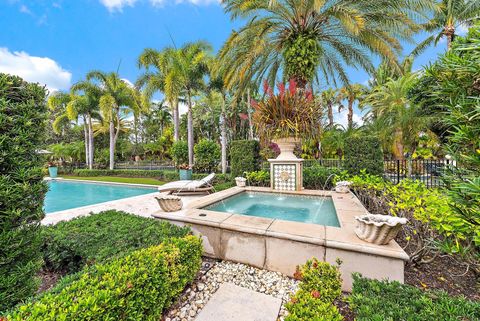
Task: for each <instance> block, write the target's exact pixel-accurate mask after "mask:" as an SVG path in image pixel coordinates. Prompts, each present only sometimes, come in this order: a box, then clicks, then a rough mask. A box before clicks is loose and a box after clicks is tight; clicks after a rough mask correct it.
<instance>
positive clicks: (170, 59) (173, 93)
mask: <svg viewBox="0 0 480 321" xmlns="http://www.w3.org/2000/svg"><path fill="white" fill-rule="evenodd" d="M176 56H177V51H176V49H175V48H173V47H167V48H165V49H163V50H162V51H157V50H155V49H145V50H144V51H143V52H142V54H141V55H140V57H139V58H138V66H139V67H144V68H145V69H146V72H145V73H144V74H143V75H141V76H140V77H139V79H138V80H137V86H138V87H144V93H145V94H146V96H147V97H148V98H151V97H152V96H153V94H154V93H155V92H163V93H164V94H165V97H166V100H167V101H168V104H169V105H170V108H171V109H172V114H173V131H174V134H173V136H174V140H175V141H177V140H178V139H179V137H180V136H179V133H180V131H179V130H180V116H179V112H178V103H179V96H180V95H181V87H180V83H179V82H177V81H175V74H174V71H175V59H176ZM151 69H154V70H155V71H154V72H152V71H151Z"/></svg>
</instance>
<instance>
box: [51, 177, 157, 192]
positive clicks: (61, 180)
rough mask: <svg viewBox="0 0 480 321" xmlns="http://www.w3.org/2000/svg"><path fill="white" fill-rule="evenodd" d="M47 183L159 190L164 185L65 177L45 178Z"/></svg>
mask: <svg viewBox="0 0 480 321" xmlns="http://www.w3.org/2000/svg"><path fill="white" fill-rule="evenodd" d="M44 180H45V181H59V182H78V183H86V184H88V183H95V184H102V185H120V186H132V187H144V188H152V189H155V190H158V188H159V187H160V186H162V185H151V184H136V183H121V182H105V181H94V180H83V179H72V178H63V177H56V178H49V177H45V178H44Z"/></svg>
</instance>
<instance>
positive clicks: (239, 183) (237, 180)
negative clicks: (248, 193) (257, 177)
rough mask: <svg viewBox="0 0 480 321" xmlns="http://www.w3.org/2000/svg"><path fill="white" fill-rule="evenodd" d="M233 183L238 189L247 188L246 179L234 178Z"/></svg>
mask: <svg viewBox="0 0 480 321" xmlns="http://www.w3.org/2000/svg"><path fill="white" fill-rule="evenodd" d="M235 183H236V184H237V186H238V187H245V186H247V179H246V178H245V177H235Z"/></svg>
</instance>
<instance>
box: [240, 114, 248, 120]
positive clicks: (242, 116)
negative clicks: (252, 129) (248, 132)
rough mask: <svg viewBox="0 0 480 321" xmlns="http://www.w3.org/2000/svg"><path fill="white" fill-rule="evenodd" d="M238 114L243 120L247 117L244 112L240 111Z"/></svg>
mask: <svg viewBox="0 0 480 321" xmlns="http://www.w3.org/2000/svg"><path fill="white" fill-rule="evenodd" d="M238 116H240V118H241V119H243V120H247V119H248V115H247V114H245V113H240V114H238Z"/></svg>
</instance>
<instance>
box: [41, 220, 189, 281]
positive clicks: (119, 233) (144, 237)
mask: <svg viewBox="0 0 480 321" xmlns="http://www.w3.org/2000/svg"><path fill="white" fill-rule="evenodd" d="M189 233H190V230H189V229H188V228H182V227H178V226H176V225H173V224H170V223H167V222H164V221H160V220H156V219H153V218H145V217H140V216H136V215H132V214H127V213H124V212H117V211H107V212H103V213H99V214H94V215H90V216H86V217H80V218H75V219H73V220H71V221H66V222H60V223H58V224H56V225H52V226H48V227H44V228H43V230H42V240H43V245H42V253H43V258H44V261H45V268H47V269H49V270H55V271H62V272H74V271H78V270H79V269H81V268H82V267H84V266H85V265H86V264H92V263H99V262H105V261H107V260H109V259H112V258H115V257H119V256H124V255H126V254H129V253H130V252H132V251H134V250H137V249H139V248H144V247H148V246H152V245H157V244H160V243H161V242H162V241H164V240H166V239H168V238H171V237H183V236H185V235H187V234H189Z"/></svg>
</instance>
